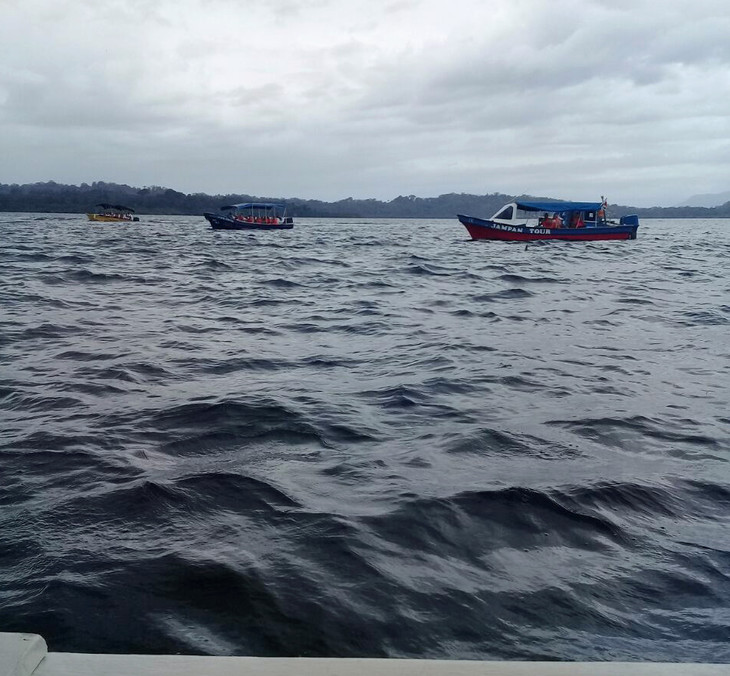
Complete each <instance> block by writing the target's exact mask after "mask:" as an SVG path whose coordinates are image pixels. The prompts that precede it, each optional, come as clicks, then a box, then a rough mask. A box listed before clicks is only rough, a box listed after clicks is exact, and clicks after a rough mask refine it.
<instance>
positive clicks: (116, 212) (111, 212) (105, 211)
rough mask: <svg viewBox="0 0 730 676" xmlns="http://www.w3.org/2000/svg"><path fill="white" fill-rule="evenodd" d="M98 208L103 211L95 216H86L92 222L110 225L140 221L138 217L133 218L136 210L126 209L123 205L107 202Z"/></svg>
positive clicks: (98, 205)
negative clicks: (102, 222)
mask: <svg viewBox="0 0 730 676" xmlns="http://www.w3.org/2000/svg"><path fill="white" fill-rule="evenodd" d="M96 206H97V207H99V208H100V209H101V211H98V212H96V213H94V214H86V216H87V217H88V219H89V220H90V221H104V222H108V223H114V222H122V223H131V222H132V221H139V218H137V216H132V214H133V213H134V209H132V208H131V207H125V206H123V205H121V204H107V203H106V202H102V203H101V204H97V205H96Z"/></svg>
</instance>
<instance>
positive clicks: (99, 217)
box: [86, 214, 139, 223]
mask: <svg viewBox="0 0 730 676" xmlns="http://www.w3.org/2000/svg"><path fill="white" fill-rule="evenodd" d="M86 217H87V218H88V219H89V220H90V221H101V222H104V223H133V222H135V221H139V218H137V216H134V217H131V218H119V217H118V216H109V215H107V214H86Z"/></svg>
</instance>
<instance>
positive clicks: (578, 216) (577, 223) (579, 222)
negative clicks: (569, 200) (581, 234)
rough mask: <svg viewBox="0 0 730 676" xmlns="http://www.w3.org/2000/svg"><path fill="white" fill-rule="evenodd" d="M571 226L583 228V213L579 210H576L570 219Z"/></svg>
mask: <svg viewBox="0 0 730 676" xmlns="http://www.w3.org/2000/svg"><path fill="white" fill-rule="evenodd" d="M570 227H571V228H584V227H585V221H583V214H582V213H580V211H576V212H575V213H574V214H573V216H572V218H571V219H570Z"/></svg>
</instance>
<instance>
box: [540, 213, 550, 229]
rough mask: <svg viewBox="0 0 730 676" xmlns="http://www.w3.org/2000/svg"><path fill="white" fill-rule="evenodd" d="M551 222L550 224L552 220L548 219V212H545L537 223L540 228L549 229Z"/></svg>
mask: <svg viewBox="0 0 730 676" xmlns="http://www.w3.org/2000/svg"><path fill="white" fill-rule="evenodd" d="M549 222H550V218H549V217H548V215H547V211H546V212H545V213H544V214H543V215H542V217H541V218H540V220H538V222H537V225H538V226H539V227H540V228H549V227H550V226H549V225H548V223H549Z"/></svg>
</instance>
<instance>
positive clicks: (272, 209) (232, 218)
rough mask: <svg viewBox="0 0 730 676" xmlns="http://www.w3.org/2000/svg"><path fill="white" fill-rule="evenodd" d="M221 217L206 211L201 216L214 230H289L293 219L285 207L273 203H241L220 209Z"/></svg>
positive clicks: (292, 224)
mask: <svg viewBox="0 0 730 676" xmlns="http://www.w3.org/2000/svg"><path fill="white" fill-rule="evenodd" d="M221 211H224V212H225V213H224V214H222V215H219V214H213V213H211V212H209V211H206V212H205V213H204V214H203V216H204V217H205V219H206V220H207V221H208V222H209V223H210V226H211V227H212V228H213V229H214V230H291V229H292V228H293V227H294V219H292V217H291V216H287V215H286V206H284V205H283V204H274V203H273V202H243V203H241V204H228V205H226V206H223V207H221Z"/></svg>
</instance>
